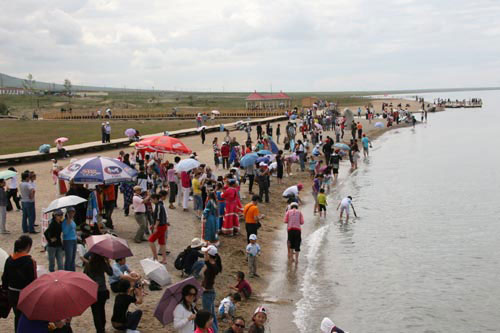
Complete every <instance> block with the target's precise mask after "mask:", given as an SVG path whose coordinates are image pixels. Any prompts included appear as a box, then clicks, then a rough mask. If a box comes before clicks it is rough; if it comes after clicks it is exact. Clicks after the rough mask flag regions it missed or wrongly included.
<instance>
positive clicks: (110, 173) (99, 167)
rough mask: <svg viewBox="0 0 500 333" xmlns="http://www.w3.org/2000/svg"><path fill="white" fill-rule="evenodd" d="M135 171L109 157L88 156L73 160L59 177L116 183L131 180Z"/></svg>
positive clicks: (79, 180) (86, 182) (74, 180)
mask: <svg viewBox="0 0 500 333" xmlns="http://www.w3.org/2000/svg"><path fill="white" fill-rule="evenodd" d="M136 176H137V171H136V170H135V169H132V168H131V167H129V166H128V165H126V164H125V163H122V162H120V161H119V160H117V159H114V158H110V157H100V156H98V157H90V158H84V159H81V160H77V161H74V162H73V163H71V164H70V165H68V166H67V167H66V168H64V169H63V170H61V172H59V178H60V179H63V180H66V181H73V182H74V183H77V184H116V183H121V182H124V181H130V180H133V179H134V178H135V177H136Z"/></svg>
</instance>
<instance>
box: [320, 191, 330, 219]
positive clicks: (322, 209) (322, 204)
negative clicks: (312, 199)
mask: <svg viewBox="0 0 500 333" xmlns="http://www.w3.org/2000/svg"><path fill="white" fill-rule="evenodd" d="M318 206H319V217H321V213H322V212H323V217H326V206H328V203H327V202H326V195H325V189H324V188H322V189H320V190H319V193H318Z"/></svg>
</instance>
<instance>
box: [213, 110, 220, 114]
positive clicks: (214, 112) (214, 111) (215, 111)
mask: <svg viewBox="0 0 500 333" xmlns="http://www.w3.org/2000/svg"><path fill="white" fill-rule="evenodd" d="M212 113H213V114H220V112H219V110H212Z"/></svg>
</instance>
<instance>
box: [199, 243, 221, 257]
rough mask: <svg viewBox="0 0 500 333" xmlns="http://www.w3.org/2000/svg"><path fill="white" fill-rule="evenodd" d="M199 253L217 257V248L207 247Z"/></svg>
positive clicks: (213, 246)
mask: <svg viewBox="0 0 500 333" xmlns="http://www.w3.org/2000/svg"><path fill="white" fill-rule="evenodd" d="M201 252H206V253H208V254H209V255H211V256H212V257H214V256H215V255H217V248H216V247H215V245H209V246H207V247H202V248H201Z"/></svg>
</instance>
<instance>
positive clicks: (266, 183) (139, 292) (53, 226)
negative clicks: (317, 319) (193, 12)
mask: <svg viewBox="0 0 500 333" xmlns="http://www.w3.org/2000/svg"><path fill="white" fill-rule="evenodd" d="M298 113H299V112H298V110H295V111H293V112H291V113H290V114H289V115H290V117H289V119H290V120H289V121H288V122H287V124H286V125H285V126H284V128H283V129H282V128H281V126H280V124H277V126H276V127H275V128H274V129H273V126H272V124H271V123H266V124H264V126H262V125H261V124H259V125H257V126H256V137H255V138H252V127H251V126H250V124H246V125H245V126H244V127H243V128H242V129H243V130H244V131H245V132H246V133H247V140H246V141H245V143H243V144H240V143H239V142H238V141H237V139H236V137H232V136H231V132H230V131H229V130H227V129H224V131H223V132H222V134H223V137H222V138H220V137H217V136H216V137H215V138H214V139H213V141H212V149H213V167H212V166H210V165H207V164H203V163H198V166H197V167H193V168H191V169H189V170H183V171H178V165H179V163H180V162H181V159H180V157H178V156H177V157H175V158H174V159H173V160H170V161H169V160H165V159H162V156H161V155H156V154H154V153H147V152H145V151H141V150H138V151H133V152H131V153H126V152H125V151H121V152H120V153H119V155H118V156H117V157H116V158H117V159H118V160H120V161H121V162H123V163H124V164H126V165H128V166H129V167H131V168H133V169H136V170H138V176H137V179H136V180H135V181H124V182H122V183H119V184H108V185H91V186H88V185H82V184H76V183H72V182H70V183H69V184H68V186H66V184H65V182H64V181H62V180H60V179H58V177H57V175H58V172H59V171H60V170H61V167H59V165H57V161H53V166H52V168H51V170H50V173H51V174H52V176H53V177H54V185H55V186H56V189H57V190H56V193H57V194H58V196H64V195H76V196H79V197H81V198H83V199H86V202H84V203H82V204H79V205H76V206H74V207H69V208H67V209H65V210H56V211H54V212H53V213H52V217H51V220H50V223H49V224H48V227H47V228H44V229H43V230H42V231H43V235H44V238H45V240H46V243H45V246H44V251H46V253H47V258H48V269H49V271H50V272H53V271H55V270H63V269H64V270H68V271H75V270H77V267H82V269H83V271H84V272H85V273H86V274H87V275H88V276H89V277H90V278H92V279H93V280H94V281H95V282H96V283H97V284H98V285H99V289H98V297H97V302H96V303H95V304H94V305H92V314H93V319H94V325H95V329H96V331H97V332H104V331H105V326H106V313H105V306H104V305H105V303H106V301H107V299H109V298H110V293H109V290H108V285H109V288H110V289H111V291H112V292H113V293H115V294H116V295H115V305H114V310H113V314H112V317H111V322H112V326H113V327H114V328H116V329H123V330H127V329H128V330H129V331H131V332H134V331H135V330H136V329H137V327H138V325H139V323H140V320H141V316H142V312H141V311H140V310H136V311H134V312H129V311H128V307H129V305H130V304H133V303H135V304H138V305H139V304H141V303H142V301H143V297H144V295H145V292H144V284H143V283H142V282H141V281H143V279H144V278H143V277H142V276H141V275H140V274H139V273H137V272H135V271H133V270H130V268H129V267H128V266H127V264H126V260H125V258H119V259H117V260H115V262H114V263H112V262H111V261H110V260H109V259H107V258H105V257H103V256H101V255H98V254H95V253H91V252H88V251H87V250H86V243H85V240H86V238H87V237H89V236H91V235H99V234H103V233H112V234H117V233H119V231H118V230H117V229H119V228H117V226H116V224H115V223H114V221H113V218H114V212H115V208H116V207H117V199H118V196H119V195H120V193H121V195H122V196H123V212H124V215H125V216H128V215H129V214H131V209H130V207H132V211H133V214H134V218H135V221H136V223H137V231H136V233H135V235H134V238H133V239H132V240H133V241H134V242H136V243H142V242H147V244H148V245H149V247H150V249H151V254H152V259H153V260H155V261H158V262H160V263H161V264H166V262H167V254H168V253H169V251H168V250H167V241H168V238H169V237H175V235H171V234H169V232H168V229H169V226H170V223H173V221H171V220H170V219H169V214H168V210H174V209H182V210H183V212H189V211H192V212H193V216H194V218H195V219H198V220H199V221H200V223H201V238H194V239H192V241H191V243H190V244H189V245H188V246H187V248H186V249H185V250H184V251H182V252H181V253H180V254H179V255H178V256H177V259H176V263H175V267H176V268H177V269H179V270H180V271H181V273H182V275H184V276H193V277H195V278H196V279H201V285H202V287H203V292H201V295H198V293H199V292H200V291H199V290H198V289H197V288H196V287H195V286H193V285H186V286H185V287H184V288H183V290H182V300H181V302H180V303H179V304H178V305H177V307H176V308H175V311H174V321H173V326H174V329H175V330H177V331H178V332H186V333H187V332H218V330H219V325H218V321H220V320H223V321H230V322H231V327H230V328H229V329H228V330H227V331H226V332H242V331H243V330H244V329H245V327H246V326H247V325H248V323H247V322H246V321H245V319H244V318H241V317H239V316H238V315H237V313H238V312H237V307H238V304H239V303H240V302H244V301H245V300H247V299H248V298H250V297H251V295H252V288H251V286H250V283H249V281H248V280H246V279H245V276H246V274H245V273H244V272H242V271H239V272H237V274H236V276H235V283H234V285H230V286H228V290H227V291H228V292H227V293H226V294H225V295H226V296H225V297H224V298H223V299H222V301H221V302H220V304H219V306H218V307H217V306H216V290H215V281H216V279H217V276H218V275H219V274H221V273H222V259H221V257H220V255H219V253H218V251H219V247H220V245H221V243H222V242H224V237H234V236H236V235H238V234H240V232H241V228H240V219H241V220H242V221H244V222H245V233H246V235H245V236H246V242H245V244H244V245H243V244H242V249H243V251H244V253H245V255H246V261H247V265H248V273H247V274H248V275H247V276H248V277H249V278H250V279H254V278H259V274H258V269H257V268H258V257H259V256H260V255H261V254H262V251H264V250H265V249H262V248H261V246H260V244H259V243H258V239H259V238H258V237H259V236H258V232H259V229H260V228H261V226H262V224H263V223H264V221H265V215H264V214H262V213H261V212H260V203H262V202H266V203H267V202H269V201H270V196H269V192H270V187H271V186H272V184H280V183H282V181H283V177H291V176H293V170H292V169H293V166H294V165H295V167H296V169H297V170H298V171H301V172H306V171H309V172H310V174H311V178H312V188H311V193H312V197H313V199H314V203H315V205H314V214H319V215H320V216H321V217H326V214H327V207H328V200H327V195H328V193H329V192H330V191H331V188H332V187H333V186H335V184H336V182H337V178H338V174H339V168H340V161H341V160H342V159H346V158H348V159H349V161H350V165H351V170H356V169H357V168H358V160H359V159H360V148H359V145H361V148H362V149H363V153H364V157H365V158H367V157H368V156H369V149H370V148H371V141H370V139H369V138H368V137H367V135H366V133H364V130H363V126H362V124H361V122H355V121H354V120H353V121H352V123H350V124H346V123H345V118H344V117H341V116H340V115H339V114H338V112H336V111H335V110H334V109H331V110H330V109H325V111H324V112H322V113H321V114H318V115H316V114H314V113H313V112H312V111H311V110H307V111H306V112H304V113H303V114H301V115H299V114H298ZM197 121H198V119H197ZM202 121H203V119H200V125H201V124H202ZM108 125H109V123H106V124H103V141H108V142H109V136H107V135H108V134H109V133H107V132H110V128H109V131H108V130H106V126H108ZM346 126H349V127H350V130H351V138H350V143H349V144H345V143H344V139H343V138H344V135H345V128H346ZM282 130H283V131H282ZM328 131H332V132H333V133H334V135H332V136H334V137H335V139H334V138H333V137H331V136H330V135H328V133H326V132H328ZM202 133H203V132H202ZM299 133H300V134H299ZM299 135H301V137H300V138H299ZM280 137H283V141H282V143H281V144H280V145H281V148H280V147H278V144H279V141H280ZM219 139H221V141H222V142H221V144H220V145H219ZM202 140H203V141H204V140H205V139H204V136H202ZM254 140H255V141H254ZM254 153H256V154H257V156H258V158H256V160H255V161H253V162H252V163H245V166H242V163H243V162H244V160H245V156H246V155H247V154H254ZM189 158H190V159H193V160H197V159H198V156H197V154H196V153H193V154H192V155H191V156H190V157H189ZM306 166H307V170H306ZM217 174H219V175H217ZM61 182H62V183H61ZM247 182H248V194H249V195H250V197H251V201H250V202H248V203H247V204H246V205H243V204H242V197H243V193H242V186H243V184H246V183H247ZM255 183H256V184H257V186H258V194H257V193H254V185H255ZM6 185H7V184H6V183H5V181H3V180H0V213H2V212H3V210H2V209H3V208H2V207H4V206H5V212H7V211H10V210H12V209H14V207H13V205H12V203H11V199H12V200H13V201H14V204H15V206H16V208H17V209H18V210H19V209H22V231H23V232H24V233H30V234H36V233H38V232H39V231H38V230H37V229H36V228H37V227H38V225H37V224H35V222H36V216H35V215H36V214H35V201H36V175H35V173H34V172H32V171H29V170H27V171H25V172H23V173H22V174H21V183H20V184H19V185H18V184H17V177H13V178H11V179H10V180H9V184H8V190H7V191H5V190H4V189H3V188H4V187H5V186H6ZM303 189H304V185H303V184H302V183H298V184H295V185H293V186H290V187H288V188H287V189H286V190H285V191H284V192H283V194H282V196H283V200H285V201H286V202H287V204H288V207H287V209H286V212H285V213H284V217H283V222H284V223H286V224H287V233H288V239H287V246H288V259H289V261H290V262H294V263H295V264H296V265H297V264H298V261H299V253H300V247H301V241H302V236H301V228H302V225H303V224H304V216H303V214H302V212H301V210H300V207H301V205H302V203H303V202H302V200H301V198H300V196H299V193H300V192H301V191H302V190H303ZM18 190H19V192H20V197H18V194H17V191H18ZM4 193H5V194H4ZM245 194H246V193H245ZM19 199H20V200H19ZM167 201H168V202H167ZM191 202H192V204H191ZM350 206H351V207H352V208H353V209H354V207H353V206H352V197H346V198H345V199H344V200H342V202H341V203H340V204H339V206H338V208H337V209H339V208H341V210H340V217H341V218H342V215H343V214H344V213H345V214H346V215H347V220H348V219H349V207H350ZM4 216H5V213H2V214H0V232H1V233H6V234H7V233H8V232H9V231H8V230H7V226H6V223H5V217H4ZM156 244H158V245H159V249H158V248H157V247H156ZM31 246H32V240H31V238H30V237H29V236H28V235H23V236H21V237H20V238H19V240H18V241H16V246H15V248H14V254H13V255H12V256H11V257H10V258H9V260H8V262H7V264H6V266H5V270H4V274H3V278H2V285H3V288H4V289H8V291H9V303H11V305H12V307H13V309H14V313H15V318H16V320H15V325H16V328H17V327H18V323H19V321H20V319H21V318H22V316H23V315H22V313H19V311H17V310H16V303H17V301H16V293H17V295H18V293H19V292H20V291H21V290H22V289H23V288H24V287H26V285H28V284H29V283H30V282H31V281H33V280H34V279H36V276H37V272H36V269H33V267H36V264H35V265H34V266H33V259H32V258H31V257H30V256H29V251H30V249H31ZM16 253H19V254H16ZM160 256H161V260H160ZM18 263H19V264H18ZM21 264H22V266H21ZM28 271H29V272H28ZM105 275H108V276H109V279H108V280H109V281H108V283H106V278H105ZM16 276H22V279H21V280H17V279H16V278H15V277H16ZM150 288H151V285H150ZM197 298H201V301H202V302H201V303H202V310H198V309H197V307H196V302H195V301H196V299H197ZM267 315H268V311H267V310H266V308H264V307H259V308H257V310H256V311H255V314H254V315H253V317H252V318H251V324H250V330H249V332H264V325H265V322H266V320H267ZM54 324H57V325H59V326H61V323H54ZM62 324H63V325H62V326H61V327H62V328H60V329H69V328H70V320H68V321H66V322H64V323H62ZM331 332H333V330H332V331H331Z"/></svg>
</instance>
